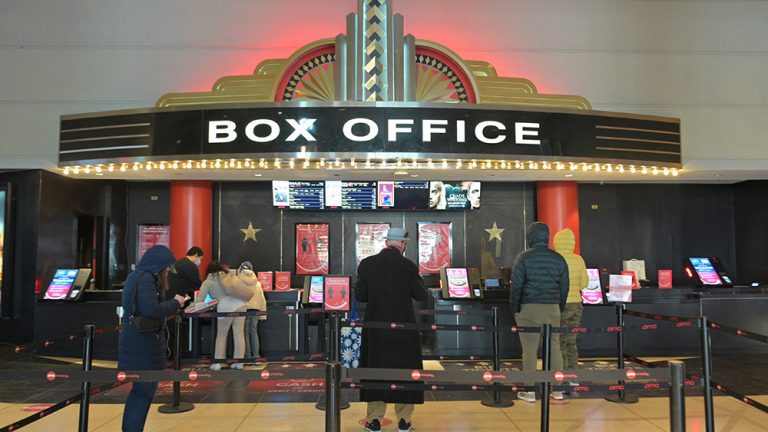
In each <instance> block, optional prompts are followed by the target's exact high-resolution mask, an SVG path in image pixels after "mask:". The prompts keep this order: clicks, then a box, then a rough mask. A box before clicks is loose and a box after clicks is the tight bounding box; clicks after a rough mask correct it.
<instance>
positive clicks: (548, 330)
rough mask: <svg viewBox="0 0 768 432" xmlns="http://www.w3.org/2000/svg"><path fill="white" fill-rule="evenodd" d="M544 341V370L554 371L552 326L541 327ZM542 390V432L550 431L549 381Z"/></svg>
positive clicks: (542, 385) (542, 351)
mask: <svg viewBox="0 0 768 432" xmlns="http://www.w3.org/2000/svg"><path fill="white" fill-rule="evenodd" d="M541 334H542V336H543V337H544V341H543V343H542V346H541V363H542V366H543V368H542V369H543V370H545V371H548V370H551V369H552V325H551V324H544V325H543V326H541ZM539 388H540V390H541V432H547V431H549V381H545V382H542V383H541V385H540V387H539Z"/></svg>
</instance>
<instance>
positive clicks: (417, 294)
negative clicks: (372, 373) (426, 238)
mask: <svg viewBox="0 0 768 432" xmlns="http://www.w3.org/2000/svg"><path fill="white" fill-rule="evenodd" d="M407 242H408V233H407V232H406V231H405V230H404V229H402V228H390V229H389V232H388V234H387V237H386V245H387V246H386V248H384V249H383V250H382V251H381V252H379V253H378V254H376V255H373V256H370V257H368V258H366V259H364V260H363V261H362V262H360V265H359V266H358V268H357V286H356V288H355V299H356V300H357V301H359V302H362V303H366V306H365V316H364V318H363V322H364V323H365V322H366V321H369V322H375V321H384V322H401V323H415V322H416V315H415V313H414V307H413V300H419V301H424V300H425V299H426V291H425V289H424V280H423V279H422V278H421V276H420V275H419V268H418V267H417V266H416V264H414V263H413V262H412V261H410V260H408V259H407V258H405V257H404V256H403V253H404V252H405V247H406V244H407ZM361 345H362V347H361V350H360V367H363V368H392V369H423V367H424V365H423V363H422V358H421V341H420V337H419V332H418V331H416V330H388V329H369V328H365V325H363V334H362V344H361ZM360 400H361V401H365V402H368V413H367V415H366V430H368V431H378V430H381V420H382V418H383V417H384V414H385V412H386V409H387V403H394V404H395V413H396V414H397V417H398V418H399V420H400V422H399V424H398V427H399V430H400V431H410V430H411V416H412V414H413V408H414V404H423V403H424V392H423V391H399V390H398V391H389V390H361V391H360Z"/></svg>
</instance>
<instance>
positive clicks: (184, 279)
mask: <svg viewBox="0 0 768 432" xmlns="http://www.w3.org/2000/svg"><path fill="white" fill-rule="evenodd" d="M203 254H204V253H203V250H202V249H201V248H200V247H199V246H192V247H191V248H189V250H188V251H187V256H185V257H184V258H181V259H179V260H177V261H176V262H175V263H173V269H174V270H175V273H174V272H171V273H170V274H169V275H168V290H167V291H166V292H165V299H166V300H170V299H172V298H174V297H175V296H177V295H180V296H182V297H186V296H189V297H190V298H191V297H194V294H193V293H194V292H195V291H197V290H199V289H200V286H201V285H202V283H203V282H202V281H201V280H200V271H199V270H198V267H200V264H201V263H202V262H203ZM184 306H186V304H185V305H184ZM167 328H168V339H167V340H168V346H167V348H166V350H165V352H166V354H167V356H168V357H167V358H168V360H173V359H174V355H175V351H176V326H174V325H170V326H168V327H167Z"/></svg>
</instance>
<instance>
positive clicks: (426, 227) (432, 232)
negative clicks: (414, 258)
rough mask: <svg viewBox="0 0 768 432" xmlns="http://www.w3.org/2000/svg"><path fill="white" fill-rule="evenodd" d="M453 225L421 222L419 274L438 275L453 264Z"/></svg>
mask: <svg viewBox="0 0 768 432" xmlns="http://www.w3.org/2000/svg"><path fill="white" fill-rule="evenodd" d="M452 243H453V241H452V238H451V224H450V223H439V222H419V273H421V274H438V273H440V269H441V268H443V267H447V266H449V265H450V264H451V249H452V247H453V244H452Z"/></svg>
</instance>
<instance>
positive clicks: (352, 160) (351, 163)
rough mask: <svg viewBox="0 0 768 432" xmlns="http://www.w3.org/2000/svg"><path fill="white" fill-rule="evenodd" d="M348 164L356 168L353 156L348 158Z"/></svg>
mask: <svg viewBox="0 0 768 432" xmlns="http://www.w3.org/2000/svg"><path fill="white" fill-rule="evenodd" d="M349 165H350V166H352V168H357V162H355V158H352V159H350V160H349Z"/></svg>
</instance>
